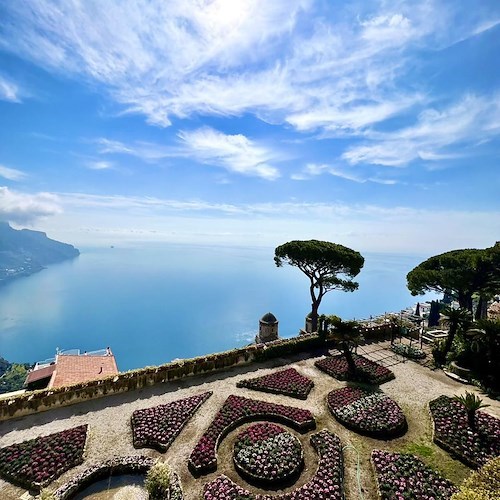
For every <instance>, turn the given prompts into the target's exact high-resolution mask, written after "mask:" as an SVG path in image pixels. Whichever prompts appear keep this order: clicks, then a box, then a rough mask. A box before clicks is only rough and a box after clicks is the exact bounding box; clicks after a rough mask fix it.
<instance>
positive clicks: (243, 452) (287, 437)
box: [233, 422, 304, 485]
mask: <svg viewBox="0 0 500 500" xmlns="http://www.w3.org/2000/svg"><path fill="white" fill-rule="evenodd" d="M233 461H234V465H235V467H236V470H237V471H238V472H239V473H240V475H241V476H242V477H243V478H244V479H246V480H247V481H249V482H251V483H252V482H253V483H255V484H257V485H259V484H261V483H264V484H280V483H283V482H284V481H287V480H291V479H292V478H296V477H297V476H298V475H299V474H300V472H301V471H302V467H303V465H304V455H303V452H302V445H301V444H300V441H299V440H298V439H297V438H296V437H295V436H293V435H292V434H290V433H289V432H287V431H286V430H285V429H283V427H281V426H279V425H276V424H272V423H270V422H263V423H258V424H253V425H251V426H250V427H248V428H247V429H245V430H244V431H243V432H241V433H240V434H238V436H237V438H236V443H235V445H234V454H233Z"/></svg>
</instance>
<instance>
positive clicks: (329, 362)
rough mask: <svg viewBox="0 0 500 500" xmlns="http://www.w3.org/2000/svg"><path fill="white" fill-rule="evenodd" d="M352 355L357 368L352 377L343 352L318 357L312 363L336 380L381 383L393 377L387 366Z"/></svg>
mask: <svg viewBox="0 0 500 500" xmlns="http://www.w3.org/2000/svg"><path fill="white" fill-rule="evenodd" d="M352 357H353V359H354V363H355V365H356V369H357V373H356V374H355V376H354V377H352V375H351V374H350V373H349V366H348V364H347V360H346V358H345V356H344V355H343V354H338V355H337V356H329V357H326V358H323V359H320V360H318V361H316V362H315V363H314V365H315V366H316V367H317V368H319V369H320V370H321V371H324V372H325V373H327V374H328V375H330V376H332V377H334V378H336V379H337V380H359V381H362V382H368V383H370V384H383V383H384V382H387V381H389V380H392V379H393V378H394V373H393V372H392V371H391V370H389V368H386V367H385V366H382V365H379V364H378V363H375V361H371V360H369V359H367V358H365V357H363V356H359V355H357V354H353V355H352Z"/></svg>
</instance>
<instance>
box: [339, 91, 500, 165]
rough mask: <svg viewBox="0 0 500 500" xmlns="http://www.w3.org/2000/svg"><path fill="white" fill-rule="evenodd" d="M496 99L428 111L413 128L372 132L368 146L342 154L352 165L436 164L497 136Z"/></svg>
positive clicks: (498, 107)
mask: <svg viewBox="0 0 500 500" xmlns="http://www.w3.org/2000/svg"><path fill="white" fill-rule="evenodd" d="M498 101H499V96H498V95H494V96H491V97H477V96H473V95H468V96H465V97H463V98H462V99H461V100H460V101H458V102H455V103H452V104H451V105H449V106H448V107H445V108H443V109H441V110H438V109H433V108H428V109H426V110H425V111H423V112H422V113H421V114H420V116H419V117H418V119H417V123H416V124H415V125H413V126H409V127H406V128H402V129H398V130H395V131H392V132H375V131H371V132H369V133H367V134H366V137H367V138H368V139H371V142H364V143H362V144H361V145H357V146H353V147H351V148H349V149H348V150H347V151H345V152H344V153H343V154H342V158H343V159H344V160H347V161H348V162H349V163H351V164H354V165H355V164H358V163H368V164H376V165H384V166H389V167H403V166H406V165H407V164H408V163H410V162H412V161H413V160H416V159H422V160H426V161H437V160H444V159H453V158H457V157H459V154H458V153H456V152H454V153H450V152H448V148H449V147H451V146H453V147H454V150H455V151H456V147H457V146H460V147H462V149H465V148H466V147H473V146H474V144H475V143H477V141H479V140H484V139H485V138H486V137H488V136H489V137H493V136H495V135H498V132H499V130H500V128H499V127H498V124H499V123H500V105H499V104H498Z"/></svg>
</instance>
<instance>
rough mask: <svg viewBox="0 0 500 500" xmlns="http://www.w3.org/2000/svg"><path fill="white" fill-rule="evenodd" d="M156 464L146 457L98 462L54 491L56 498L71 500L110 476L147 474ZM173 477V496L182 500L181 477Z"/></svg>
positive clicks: (131, 456) (129, 457) (120, 458)
mask: <svg viewBox="0 0 500 500" xmlns="http://www.w3.org/2000/svg"><path fill="white" fill-rule="evenodd" d="M155 462H156V460H155V459H154V458H150V457H147V456H145V455H130V456H127V457H115V458H112V459H110V460H106V461H105V462H97V463H95V464H93V465H91V466H90V467H88V468H87V469H85V470H84V471H83V472H81V473H80V474H78V475H76V476H75V477H73V478H72V479H70V480H69V481H68V482H67V483H64V484H63V485H62V486H60V487H59V488H57V490H56V491H54V496H55V498H56V500H69V499H70V498H72V497H73V496H74V495H76V494H77V493H79V492H80V491H82V490H84V489H85V488H86V487H87V486H89V485H91V484H92V483H95V482H97V481H99V480H101V479H104V478H106V477H108V476H110V475H112V476H118V475H121V474H142V473H144V474H146V473H147V472H148V470H149V469H150V468H151V467H152V466H153V464H154V463H155ZM172 475H173V477H172V486H171V495H172V494H174V495H177V496H175V497H174V498H177V499H179V500H180V499H182V498H184V496H183V493H182V486H181V482H180V479H179V476H178V475H177V474H176V473H175V472H172Z"/></svg>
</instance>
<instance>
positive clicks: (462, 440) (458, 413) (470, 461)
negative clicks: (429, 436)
mask: <svg viewBox="0 0 500 500" xmlns="http://www.w3.org/2000/svg"><path fill="white" fill-rule="evenodd" d="M429 408H430V411H431V417H432V419H433V421H434V442H435V443H436V444H438V445H439V446H441V447H442V448H444V449H445V450H447V451H448V452H450V453H452V454H453V455H454V456H456V457H457V458H458V459H459V460H460V461H462V462H463V463H465V464H466V465H469V466H470V467H474V468H475V469H477V468H479V467H481V466H482V465H484V464H485V463H486V462H487V461H488V460H489V459H490V458H493V457H496V456H499V455H500V420H499V419H498V418H495V417H494V416H492V415H488V414H487V413H484V412H482V411H478V412H476V429H471V428H470V427H469V424H468V420H467V412H466V410H465V407H464V406H463V405H462V403H459V402H458V401H455V400H453V399H451V398H449V397H447V396H439V397H438V398H437V399H434V400H433V401H431V402H430V403H429Z"/></svg>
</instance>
